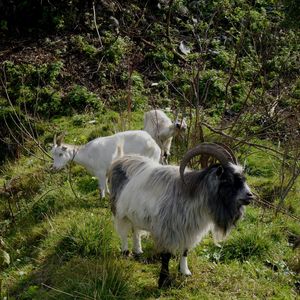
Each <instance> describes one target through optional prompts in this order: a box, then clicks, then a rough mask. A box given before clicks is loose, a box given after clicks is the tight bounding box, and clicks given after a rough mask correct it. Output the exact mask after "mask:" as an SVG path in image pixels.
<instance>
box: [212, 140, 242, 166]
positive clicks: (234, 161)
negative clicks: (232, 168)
mask: <svg viewBox="0 0 300 300" xmlns="http://www.w3.org/2000/svg"><path fill="white" fill-rule="evenodd" d="M216 144H217V145H220V146H222V147H223V148H224V149H225V150H226V151H227V152H228V153H229V154H230V155H231V158H232V161H233V163H234V164H237V159H236V157H235V155H234V153H233V151H232V149H230V148H229V147H228V146H227V145H226V144H223V143H219V142H216Z"/></svg>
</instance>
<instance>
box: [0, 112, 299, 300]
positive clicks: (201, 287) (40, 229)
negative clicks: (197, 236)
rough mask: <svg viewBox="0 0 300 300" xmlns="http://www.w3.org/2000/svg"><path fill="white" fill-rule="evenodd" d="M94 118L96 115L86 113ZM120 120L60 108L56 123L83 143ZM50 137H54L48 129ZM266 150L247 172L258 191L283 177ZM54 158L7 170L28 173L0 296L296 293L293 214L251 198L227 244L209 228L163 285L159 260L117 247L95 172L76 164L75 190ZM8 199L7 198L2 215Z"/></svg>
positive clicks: (135, 124) (138, 117) (7, 174)
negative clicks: (185, 264) (187, 272)
mask: <svg viewBox="0 0 300 300" xmlns="http://www.w3.org/2000/svg"><path fill="white" fill-rule="evenodd" d="M142 116H143V114H142V113H133V115H132V118H131V120H130V126H131V128H135V129H139V128H141V126H142ZM122 117H124V116H122ZM94 119H95V120H96V121H97V122H96V123H93V122H92V123H90V122H89V121H91V120H94ZM121 119H122V118H121V117H120V116H119V115H117V114H115V113H113V112H109V111H108V112H107V113H106V114H104V115H100V114H99V115H96V114H94V115H83V116H81V115H80V116H78V115H77V116H76V117H75V116H74V117H73V118H66V117H61V118H58V119H56V120H55V121H54V124H55V125H54V127H55V128H56V129H57V131H63V130H66V129H68V135H67V136H66V141H67V142H69V143H75V142H76V143H77V142H78V143H84V142H86V141H87V140H88V139H89V138H91V137H95V136H96V135H97V134H99V135H108V134H110V133H111V132H110V130H111V129H109V128H113V127H108V125H107V124H111V123H114V124H115V128H121V127H122V126H123V125H124V124H123V125H122V120H121ZM78 124H80V126H79V125H78ZM124 126H127V124H125V125H124ZM46 136H48V141H49V142H50V141H51V139H50V132H45V135H44V138H45V139H46ZM174 147H176V145H174ZM268 159H269V158H266V155H263V154H260V155H258V156H255V157H254V155H253V157H251V159H250V157H249V160H248V165H249V166H250V167H249V168H248V170H250V172H249V173H248V180H249V182H250V185H251V186H252V187H254V188H255V189H256V190H258V191H261V190H260V188H261V186H264V187H266V189H267V188H268V189H270V190H271V189H272V186H273V182H274V180H275V179H276V177H275V176H276V166H274V165H272V164H270V163H269V161H268ZM49 165H50V164H49V163H48V164H43V163H42V162H40V161H39V160H37V159H35V158H32V157H29V156H22V157H21V159H20V160H19V161H17V162H15V163H10V164H8V165H6V167H5V170H4V171H3V172H2V174H3V177H2V178H1V183H4V182H5V181H7V180H8V179H10V178H15V177H16V176H19V174H22V176H21V177H22V178H24V180H21V181H19V182H18V183H19V185H20V186H22V193H23V194H22V195H20V196H19V198H18V197H16V198H15V199H14V200H15V202H16V203H13V204H12V205H13V210H14V213H16V218H15V221H14V222H15V223H13V224H12V223H9V224H8V225H7V226H6V228H7V229H5V230H4V229H2V228H0V231H1V235H3V234H4V233H5V235H4V236H3V238H4V241H5V244H6V248H5V249H6V251H7V252H8V253H9V255H10V258H11V263H10V265H8V266H0V268H1V269H0V270H1V275H0V278H1V280H0V282H1V289H0V291H1V292H0V295H1V299H2V298H4V297H7V299H253V298H257V299H299V289H298V288H297V284H298V285H299V281H300V275H299V271H300V267H299V251H298V250H297V249H296V250H293V249H292V247H291V245H290V244H289V236H290V235H292V234H294V235H297V234H298V235H299V234H300V226H299V224H298V223H297V222H296V221H295V220H293V219H292V218H289V217H288V216H287V215H284V214H281V213H279V214H277V215H275V213H274V211H272V210H270V209H267V208H266V207H263V206H260V205H251V206H249V207H248V208H247V211H246V214H245V217H244V219H243V220H242V221H241V222H239V223H238V225H237V227H236V228H234V229H233V231H232V233H231V234H230V235H229V237H228V239H227V241H225V242H224V243H222V246H221V247H217V246H215V245H214V244H213V242H212V239H211V237H210V236H207V237H205V239H204V240H203V241H202V242H201V243H200V245H198V246H197V247H196V249H195V250H193V251H191V253H190V255H189V266H190V268H191V271H192V273H193V276H191V277H188V278H186V277H183V276H181V275H180V274H178V259H179V258H178V257H176V259H172V261H171V265H170V272H171V276H172V277H173V279H174V280H173V286H172V287H171V288H168V289H161V290H159V289H158V288H157V279H158V274H159V267H160V263H159V261H155V260H153V261H152V262H151V263H148V264H146V263H143V262H139V261H136V260H134V259H133V258H132V257H129V258H123V257H122V256H121V255H120V241H119V238H118V236H117V235H116V233H115V231H114V227H113V222H112V216H111V212H110V209H109V202H108V199H104V200H101V201H100V200H99V194H98V190H97V180H96V179H95V178H93V177H91V176H90V175H89V174H88V173H87V172H86V171H85V170H84V169H83V168H82V167H80V166H78V165H73V166H72V168H71V178H72V186H73V189H74V191H73V190H72V189H71V187H70V182H69V181H68V178H69V176H68V171H67V170H64V171H62V172H60V173H55V174H54V173H49V172H47V168H48V167H49ZM41 170H42V171H41ZM39 172H41V175H39V176H38V177H35V174H40V173H39ZM30 178H31V180H30ZM32 178H33V179H34V180H33V181H32ZM299 186H300V183H299V182H297V184H296V185H295V187H294V188H293V190H292V191H291V192H290V194H289V196H288V198H287V200H286V201H287V202H286V203H287V205H288V206H289V207H290V210H289V211H290V212H292V213H293V214H295V215H300V210H299V205H298V200H297V199H298V198H297V197H298V196H297V195H299ZM36 187H37V188H36ZM74 192H75V194H74ZM6 201H7V199H4V198H1V202H0V212H1V216H3V217H4V219H5V221H7V220H8V219H9V216H8V215H7V203H6ZM274 201H276V199H274ZM275 203H276V202H275ZM0 224H3V223H0ZM130 245H131V242H130ZM143 246H144V252H145V253H144V256H145V257H148V258H150V257H152V256H153V255H154V254H155V250H154V249H155V248H154V245H153V241H152V240H151V239H150V238H149V237H148V238H144V240H143ZM297 251H298V252H297Z"/></svg>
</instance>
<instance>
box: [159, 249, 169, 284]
mask: <svg viewBox="0 0 300 300" xmlns="http://www.w3.org/2000/svg"><path fill="white" fill-rule="evenodd" d="M170 258H171V253H168V252H167V253H162V254H161V270H160V274H159V279H158V287H159V288H161V287H168V286H170V284H171V278H170V273H169V261H170Z"/></svg>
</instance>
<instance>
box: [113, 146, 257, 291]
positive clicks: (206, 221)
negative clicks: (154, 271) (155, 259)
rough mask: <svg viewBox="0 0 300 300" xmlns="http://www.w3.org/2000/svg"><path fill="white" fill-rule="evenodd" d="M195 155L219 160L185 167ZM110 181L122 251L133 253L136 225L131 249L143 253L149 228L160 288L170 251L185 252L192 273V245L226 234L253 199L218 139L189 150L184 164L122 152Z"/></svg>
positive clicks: (184, 269) (166, 279) (182, 268)
mask: <svg viewBox="0 0 300 300" xmlns="http://www.w3.org/2000/svg"><path fill="white" fill-rule="evenodd" d="M197 155H204V156H206V157H208V156H212V157H213V158H214V159H217V160H218V161H219V162H220V164H213V165H211V166H209V167H207V168H204V169H202V170H187V171H186V172H185V168H186V166H187V164H188V163H189V162H190V161H191V159H192V158H194V157H195V156H197ZM109 182H110V184H111V208H112V212H113V214H114V219H115V225H116V230H117V231H118V233H119V235H120V237H121V241H122V251H123V253H124V254H128V253H129V251H128V243H127V234H128V232H129V231H130V230H131V229H133V252H134V253H136V254H140V253H142V247H141V231H142V230H145V231H149V232H150V233H151V235H152V237H153V238H154V241H155V244H156V246H157V249H158V250H159V252H160V253H161V257H162V264H161V271H160V277H159V281H158V284H159V287H161V286H162V285H167V284H169V283H170V279H169V269H168V265H169V260H170V257H171V253H175V252H177V251H179V252H180V253H181V254H182V257H181V259H180V265H179V270H180V272H181V273H182V274H185V275H191V272H190V270H189V268H188V265H187V253H188V250H189V249H191V248H192V247H194V246H195V245H196V244H197V243H198V242H200V241H201V239H202V238H203V236H204V235H205V234H207V233H208V232H209V231H210V230H211V231H212V233H213V236H214V239H215V240H216V241H219V240H222V239H223V238H225V236H226V235H227V234H228V233H229V231H230V230H231V228H232V227H233V226H234V225H235V223H236V222H237V221H238V219H240V218H241V216H242V215H243V210H244V206H245V205H247V204H249V203H250V202H251V200H252V199H253V194H252V193H251V191H250V188H249V186H248V185H247V183H246V181H245V177H244V175H243V169H242V167H241V166H240V165H238V164H237V162H236V159H235V157H234V155H233V153H232V151H231V150H230V149H229V148H228V147H226V146H223V145H221V144H215V143H203V144H201V145H199V146H197V147H196V148H194V149H192V150H190V151H188V152H187V153H186V154H185V156H184V157H183V159H182V162H181V164H180V167H178V166H162V165H160V164H158V163H156V162H153V161H151V160H149V159H147V158H144V157H141V156H124V157H122V158H119V159H117V160H115V161H114V162H113V164H112V165H111V168H110V170H109Z"/></svg>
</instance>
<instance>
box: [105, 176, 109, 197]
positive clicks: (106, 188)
mask: <svg viewBox="0 0 300 300" xmlns="http://www.w3.org/2000/svg"><path fill="white" fill-rule="evenodd" d="M105 192H106V193H107V194H109V188H108V179H107V178H106V180H105Z"/></svg>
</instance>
